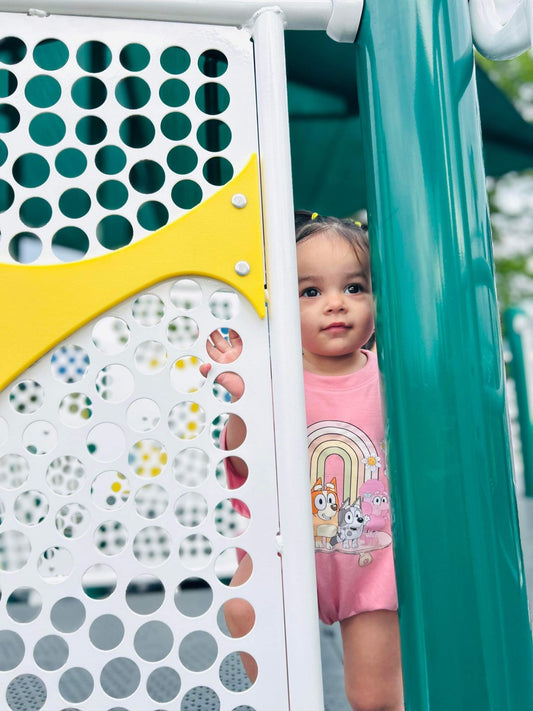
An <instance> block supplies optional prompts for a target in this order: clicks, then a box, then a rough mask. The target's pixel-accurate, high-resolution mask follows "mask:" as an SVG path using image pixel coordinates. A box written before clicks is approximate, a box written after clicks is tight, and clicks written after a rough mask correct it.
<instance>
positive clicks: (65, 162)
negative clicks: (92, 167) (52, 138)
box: [55, 148, 87, 178]
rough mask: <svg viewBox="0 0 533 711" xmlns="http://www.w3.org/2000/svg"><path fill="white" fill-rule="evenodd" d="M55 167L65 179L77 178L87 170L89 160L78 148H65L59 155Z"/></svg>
mask: <svg viewBox="0 0 533 711" xmlns="http://www.w3.org/2000/svg"><path fill="white" fill-rule="evenodd" d="M55 166H56V170H57V172H58V173H59V174H60V175H62V176H63V177H64V178H77V177H78V176H80V175H81V174H82V173H83V172H84V171H85V169H86V168H87V158H86V157H85V156H84V154H83V153H82V152H81V151H79V150H78V149H77V148H65V149H64V150H62V151H60V152H59V153H58V154H57V156H56V160H55Z"/></svg>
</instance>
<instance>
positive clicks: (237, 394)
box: [213, 372, 244, 402]
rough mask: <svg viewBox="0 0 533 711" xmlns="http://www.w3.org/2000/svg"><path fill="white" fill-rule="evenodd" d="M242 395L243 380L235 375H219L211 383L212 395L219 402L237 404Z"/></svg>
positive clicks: (229, 373) (228, 373)
mask: <svg viewBox="0 0 533 711" xmlns="http://www.w3.org/2000/svg"><path fill="white" fill-rule="evenodd" d="M243 393H244V380H243V379H242V378H241V376H240V375H237V373H231V372H224V373H220V375H219V376H217V378H216V379H215V381H214V383H213V395H214V396H215V397H216V399H217V400H220V402H238V401H239V400H240V399H241V397H242V395H243Z"/></svg>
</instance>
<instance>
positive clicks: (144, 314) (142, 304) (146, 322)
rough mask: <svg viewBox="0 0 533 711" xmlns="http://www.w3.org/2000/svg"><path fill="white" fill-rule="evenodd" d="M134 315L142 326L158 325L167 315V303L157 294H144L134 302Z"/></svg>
mask: <svg viewBox="0 0 533 711" xmlns="http://www.w3.org/2000/svg"><path fill="white" fill-rule="evenodd" d="M132 315H133V318H134V319H135V320H136V321H137V323H139V324H140V325H141V326H156V325H157V324H158V323H159V322H160V321H161V319H162V318H163V316H164V315H165V304H164V303H163V301H162V300H161V299H160V298H159V296H157V295H156V294H142V295H141V296H138V297H137V298H136V299H135V301H134V302H133V308H132Z"/></svg>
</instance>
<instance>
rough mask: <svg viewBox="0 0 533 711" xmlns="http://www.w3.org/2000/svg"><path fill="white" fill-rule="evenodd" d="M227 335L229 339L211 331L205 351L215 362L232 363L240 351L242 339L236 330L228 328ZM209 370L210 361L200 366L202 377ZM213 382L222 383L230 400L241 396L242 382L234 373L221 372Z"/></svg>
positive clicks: (242, 390) (218, 332) (205, 375)
mask: <svg viewBox="0 0 533 711" xmlns="http://www.w3.org/2000/svg"><path fill="white" fill-rule="evenodd" d="M228 336H229V340H227V339H226V338H224V336H223V335H222V334H221V333H220V331H213V333H211V334H210V336H209V339H208V340H207V343H206V349H207V353H208V355H209V357H210V358H211V359H212V360H214V361H216V362H217V363H232V362H233V361H234V360H236V359H237V358H238V357H239V356H240V354H241V352H242V339H241V337H240V336H239V334H238V333H237V331H233V330H232V329H230V330H229V334H228ZM210 370H211V364H210V363H204V364H203V365H201V366H200V373H201V374H202V375H203V376H204V378H206V377H207V374H208V373H209V371H210ZM215 382H217V383H219V384H220V385H222V387H223V388H225V389H226V390H227V391H228V392H229V394H230V395H231V399H232V400H238V399H239V398H240V397H242V394H243V392H244V382H243V380H242V378H241V377H240V376H239V375H237V374H236V373H221V374H220V375H219V376H218V377H217V378H216V380H215Z"/></svg>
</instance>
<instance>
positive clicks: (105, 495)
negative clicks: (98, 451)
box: [91, 469, 131, 511]
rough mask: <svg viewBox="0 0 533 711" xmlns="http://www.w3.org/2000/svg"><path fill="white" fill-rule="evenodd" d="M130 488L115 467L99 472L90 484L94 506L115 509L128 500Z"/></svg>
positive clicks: (109, 509)
mask: <svg viewBox="0 0 533 711" xmlns="http://www.w3.org/2000/svg"><path fill="white" fill-rule="evenodd" d="M130 494H131V489H130V485H129V482H128V480H127V479H126V477H125V476H124V474H121V473H120V472H117V471H116V470H115V469H113V470H108V471H105V472H101V473H100V474H98V476H96V477H95V478H94V479H93V482H92V484H91V497H92V500H93V502H94V503H95V505H96V506H98V507H99V508H101V509H104V510H107V511H117V510H118V509H120V508H122V507H123V506H124V504H125V503H126V502H127V501H128V499H129V497H130Z"/></svg>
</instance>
